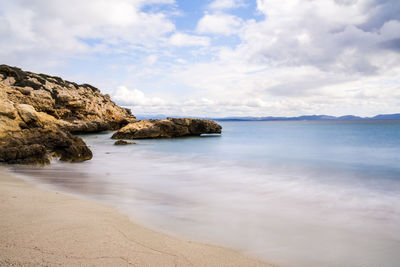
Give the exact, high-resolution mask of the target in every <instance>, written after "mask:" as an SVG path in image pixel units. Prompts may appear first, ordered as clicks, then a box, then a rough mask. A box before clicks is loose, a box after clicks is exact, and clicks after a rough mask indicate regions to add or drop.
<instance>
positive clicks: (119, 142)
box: [114, 140, 136, 146]
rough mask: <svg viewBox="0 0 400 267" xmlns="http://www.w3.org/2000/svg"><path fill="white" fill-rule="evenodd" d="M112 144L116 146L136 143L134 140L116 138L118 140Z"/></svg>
mask: <svg viewBox="0 0 400 267" xmlns="http://www.w3.org/2000/svg"><path fill="white" fill-rule="evenodd" d="M114 145H116V146H124V145H136V143H135V142H128V141H125V140H118V141H115V143H114Z"/></svg>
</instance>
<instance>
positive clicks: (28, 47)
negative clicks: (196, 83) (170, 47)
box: [0, 0, 175, 65]
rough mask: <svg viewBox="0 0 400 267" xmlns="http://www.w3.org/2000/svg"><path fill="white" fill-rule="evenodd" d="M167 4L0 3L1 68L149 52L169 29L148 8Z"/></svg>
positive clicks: (123, 0) (129, 0)
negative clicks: (101, 54)
mask: <svg viewBox="0 0 400 267" xmlns="http://www.w3.org/2000/svg"><path fill="white" fill-rule="evenodd" d="M156 3H157V4H172V3H174V1H172V0H154V1H150V2H149V1H142V0H140V1H133V0H116V1H108V0H87V1H80V0H69V1H41V0H34V1H27V0H15V1H1V2H0V17H1V20H0V23H1V24H2V26H1V27H0V34H1V36H2V38H1V40H0V57H1V58H2V59H3V60H4V61H6V62H19V65H20V64H21V63H23V62H27V61H29V62H34V61H37V58H41V61H42V62H41V63H42V64H43V62H44V59H49V60H54V59H57V58H58V59H60V60H62V59H64V60H65V58H68V57H72V56H76V55H81V54H90V53H91V52H94V51H99V48H101V51H110V50H112V49H117V50H119V51H123V50H126V49H127V47H129V46H134V45H139V46H143V47H146V46H154V45H155V44H157V43H160V40H162V38H164V36H165V35H166V34H169V33H170V32H172V31H174V29H175V25H174V24H173V23H172V22H171V21H170V20H169V19H168V18H167V17H166V15H165V14H164V13H163V12H162V11H159V12H144V11H142V8H143V7H144V6H146V5H149V4H156Z"/></svg>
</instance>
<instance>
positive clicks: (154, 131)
mask: <svg viewBox="0 0 400 267" xmlns="http://www.w3.org/2000/svg"><path fill="white" fill-rule="evenodd" d="M221 131H222V127H221V125H219V124H218V123H216V122H214V121H212V120H203V119H192V118H167V119H160V120H141V121H138V122H134V123H129V124H128V125H126V126H124V127H123V128H121V129H119V130H118V131H117V132H116V133H114V134H113V136H112V137H111V138H113V139H146V138H172V137H182V136H200V135H201V134H214V133H217V134H220V133H221Z"/></svg>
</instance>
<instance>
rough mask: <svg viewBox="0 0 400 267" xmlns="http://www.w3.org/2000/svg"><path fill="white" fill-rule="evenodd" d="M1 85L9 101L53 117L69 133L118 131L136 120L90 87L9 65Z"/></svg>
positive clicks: (0, 72)
mask: <svg viewBox="0 0 400 267" xmlns="http://www.w3.org/2000/svg"><path fill="white" fill-rule="evenodd" d="M0 84H1V85H2V87H1V90H2V91H5V92H6V93H7V99H8V100H9V101H11V102H12V103H15V104H28V105H30V106H32V107H33V108H34V110H36V111H38V112H44V113H46V114H49V115H51V116H53V117H54V118H55V119H57V120H58V124H59V126H60V127H61V128H63V129H64V130H67V131H69V132H99V131H104V130H116V129H119V128H121V127H122V126H124V125H126V124H127V123H129V122H134V121H136V118H135V117H134V116H133V115H132V114H131V112H130V110H128V109H125V108H122V107H119V106H117V105H116V104H115V103H114V102H113V101H111V99H110V96H109V95H103V94H101V93H100V90H99V89H97V88H95V87H93V86H91V85H88V84H82V85H78V84H76V83H73V82H68V81H64V80H63V79H61V78H59V77H53V76H49V75H46V74H35V73H31V72H25V71H22V70H21V69H18V68H14V67H9V66H7V65H0Z"/></svg>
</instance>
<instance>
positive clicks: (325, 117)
mask: <svg viewBox="0 0 400 267" xmlns="http://www.w3.org/2000/svg"><path fill="white" fill-rule="evenodd" d="M399 119H400V113H397V114H381V115H377V116H374V117H358V116H353V115H346V116H340V117H335V116H328V115H303V116H298V117H224V118H215V120H219V121H328V120H340V121H350V120H399Z"/></svg>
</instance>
